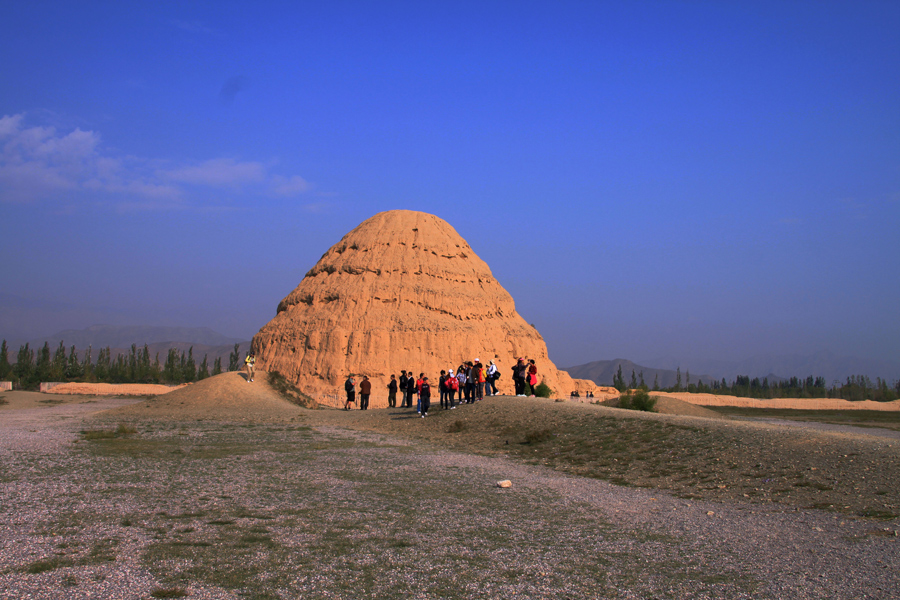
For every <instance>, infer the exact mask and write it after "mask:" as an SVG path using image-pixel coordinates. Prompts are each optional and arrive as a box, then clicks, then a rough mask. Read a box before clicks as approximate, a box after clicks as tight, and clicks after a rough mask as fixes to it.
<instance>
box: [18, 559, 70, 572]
mask: <svg viewBox="0 0 900 600" xmlns="http://www.w3.org/2000/svg"><path fill="white" fill-rule="evenodd" d="M71 564H72V561H71V560H69V559H66V558H62V557H59V556H52V557H50V558H44V559H41V560H36V561H34V562H33V563H31V564H30V565H28V566H27V567H25V568H24V569H23V570H24V571H25V572H26V573H30V574H32V575H36V574H38V573H46V572H47V571H53V570H55V569H59V568H60V567H68V566H70V565H71Z"/></svg>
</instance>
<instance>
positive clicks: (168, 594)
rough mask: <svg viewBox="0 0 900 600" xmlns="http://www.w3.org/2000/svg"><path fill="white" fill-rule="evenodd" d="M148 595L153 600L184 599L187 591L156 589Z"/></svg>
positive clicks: (177, 588) (174, 588) (178, 588)
mask: <svg viewBox="0 0 900 600" xmlns="http://www.w3.org/2000/svg"><path fill="white" fill-rule="evenodd" d="M150 595H151V596H153V597H154V598H184V597H185V596H187V595H188V593H187V590H185V589H184V588H180V587H172V588H156V589H155V590H153V591H152V592H150Z"/></svg>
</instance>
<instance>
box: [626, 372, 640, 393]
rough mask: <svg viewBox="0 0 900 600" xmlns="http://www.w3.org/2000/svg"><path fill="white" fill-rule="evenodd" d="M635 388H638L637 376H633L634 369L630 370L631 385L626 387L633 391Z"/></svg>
mask: <svg viewBox="0 0 900 600" xmlns="http://www.w3.org/2000/svg"><path fill="white" fill-rule="evenodd" d="M637 386H638V384H637V376H636V375H635V374H634V369H632V370H631V383H630V384H629V386H628V387H629V388H631V389H633V390H634V389H637Z"/></svg>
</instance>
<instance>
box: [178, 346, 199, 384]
mask: <svg viewBox="0 0 900 600" xmlns="http://www.w3.org/2000/svg"><path fill="white" fill-rule="evenodd" d="M181 359H182V369H181V372H182V377H183V378H184V381H187V382H188V383H190V382H191V381H194V380H195V379H197V365H196V363H195V362H194V347H193V346H191V347H190V348H188V355H187V359H185V358H184V354H182V355H181Z"/></svg>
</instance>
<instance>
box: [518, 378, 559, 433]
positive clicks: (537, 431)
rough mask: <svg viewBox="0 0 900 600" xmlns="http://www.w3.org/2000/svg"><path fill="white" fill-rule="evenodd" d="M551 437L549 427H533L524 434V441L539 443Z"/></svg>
mask: <svg viewBox="0 0 900 600" xmlns="http://www.w3.org/2000/svg"><path fill="white" fill-rule="evenodd" d="M538 387H540V386H538ZM551 437H553V432H552V431H550V430H549V429H534V430H532V431H529V432H528V433H526V434H525V443H526V444H539V443H540V442H546V441H547V440H549V439H550V438H551Z"/></svg>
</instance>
